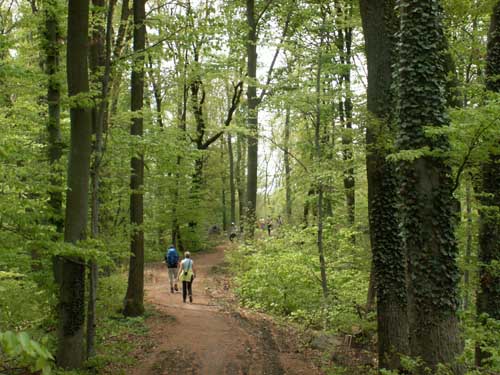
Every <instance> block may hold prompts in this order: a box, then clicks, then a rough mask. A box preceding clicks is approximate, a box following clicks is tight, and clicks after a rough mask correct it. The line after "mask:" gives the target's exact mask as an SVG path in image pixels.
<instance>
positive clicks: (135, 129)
mask: <svg viewBox="0 0 500 375" xmlns="http://www.w3.org/2000/svg"><path fill="white" fill-rule="evenodd" d="M133 14H134V31H133V39H134V53H135V55H134V57H133V60H134V64H133V69H132V78H131V88H132V93H131V105H130V110H131V111H132V113H133V120H132V127H131V128H130V135H132V136H133V137H134V138H137V139H140V137H142V135H143V114H142V113H141V110H142V108H143V101H144V49H145V48H146V24H145V20H146V10H145V0H134V2H133ZM136 147H138V146H136ZM130 166H131V173H132V175H131V176H130V190H131V192H130V223H131V224H132V239H131V243H130V252H131V253H132V254H131V256H130V268H129V276H128V286H127V295H126V296H125V308H124V310H123V312H124V314H125V315H126V316H139V315H142V314H143V312H144V229H143V227H142V224H143V220H144V219H143V215H144V211H143V210H144V208H143V204H144V203H143V202H144V201H143V191H142V190H143V188H144V186H143V185H144V154H143V151H142V150H137V149H134V155H133V156H132V159H131V164H130Z"/></svg>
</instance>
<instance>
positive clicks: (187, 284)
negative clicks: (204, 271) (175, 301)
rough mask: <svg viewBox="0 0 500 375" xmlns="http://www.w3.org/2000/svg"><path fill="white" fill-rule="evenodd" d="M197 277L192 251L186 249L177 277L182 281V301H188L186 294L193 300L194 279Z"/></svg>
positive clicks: (190, 300)
mask: <svg viewBox="0 0 500 375" xmlns="http://www.w3.org/2000/svg"><path fill="white" fill-rule="evenodd" d="M195 277H196V271H195V270H194V265H193V260H192V259H191V253H190V252H189V251H186V252H185V253H184V259H183V261H182V262H181V266H180V267H179V273H178V275H177V278H178V279H179V280H180V281H182V301H183V302H184V303H186V296H187V295H189V302H193V288H192V284H193V280H194V278H195Z"/></svg>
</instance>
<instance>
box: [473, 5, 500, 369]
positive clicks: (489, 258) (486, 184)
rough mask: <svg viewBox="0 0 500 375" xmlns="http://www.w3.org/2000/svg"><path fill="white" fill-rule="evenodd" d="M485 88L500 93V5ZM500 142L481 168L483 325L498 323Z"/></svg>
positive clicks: (480, 358) (481, 354)
mask: <svg viewBox="0 0 500 375" xmlns="http://www.w3.org/2000/svg"><path fill="white" fill-rule="evenodd" d="M486 87H487V89H488V90H491V91H493V92H496V93H500V2H497V3H496V5H495V8H494V9H493V14H492V17H491V24H490V30H489V38H488V54H487V58H486ZM499 150H500V141H499V140H498V139H497V140H496V142H495V144H494V145H492V149H491V150H490V152H489V155H488V156H489V158H488V161H487V162H485V163H483V164H482V165H481V175H482V194H481V198H480V202H481V208H480V211H479V254H478V258H479V262H480V269H479V285H480V288H479V291H478V293H477V314H478V316H479V319H480V320H481V321H482V322H483V323H484V321H485V320H486V315H487V316H488V317H489V318H491V319H496V320H497V321H500V272H499V270H498V264H500V152H499ZM489 357H490V354H489V353H488V352H486V351H485V350H483V349H482V348H481V345H479V346H478V347H477V350H476V364H477V365H478V366H482V365H484V363H485V361H486V360H487V359H488V358H489Z"/></svg>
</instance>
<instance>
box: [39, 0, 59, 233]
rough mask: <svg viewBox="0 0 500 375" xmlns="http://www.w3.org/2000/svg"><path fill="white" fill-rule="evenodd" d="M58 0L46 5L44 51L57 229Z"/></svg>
mask: <svg viewBox="0 0 500 375" xmlns="http://www.w3.org/2000/svg"><path fill="white" fill-rule="evenodd" d="M57 11H58V0H50V1H48V2H47V7H46V8H45V30H44V34H45V44H44V46H45V55H46V73H47V78H48V84H47V103H48V115H49V118H48V121H47V131H48V135H49V137H48V138H49V139H48V156H49V163H50V166H51V171H50V176H51V178H50V185H51V187H52V188H51V189H50V192H49V206H50V208H51V211H52V212H51V223H52V224H54V226H55V227H56V231H57V232H58V233H62V232H63V229H64V221H63V215H62V200H63V196H62V192H61V191H60V190H59V189H60V187H61V185H62V176H61V173H60V172H59V171H58V168H57V164H58V163H59V161H60V160H61V156H62V146H63V144H62V139H61V82H60V78H59V71H60V64H59V58H60V48H61V42H60V40H61V30H60V25H59V20H58V16H57Z"/></svg>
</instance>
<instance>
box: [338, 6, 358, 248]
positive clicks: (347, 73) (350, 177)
mask: <svg viewBox="0 0 500 375" xmlns="http://www.w3.org/2000/svg"><path fill="white" fill-rule="evenodd" d="M337 10H338V12H337V17H338V18H337V23H338V25H337V28H338V32H337V33H338V42H337V43H338V44H339V49H340V51H341V52H340V62H341V63H342V64H343V65H344V66H345V67H344V73H343V74H342V78H341V82H342V85H341V86H342V89H343V90H342V91H343V92H342V97H343V99H342V98H341V99H340V103H339V112H340V116H341V123H342V125H343V126H344V130H343V133H342V145H343V158H344V162H345V166H344V191H345V200H346V207H347V222H348V224H349V226H351V227H352V226H353V225H354V222H355V208H356V207H355V206H356V200H355V199H356V196H355V191H354V187H355V179H354V167H353V163H354V161H353V136H352V109H353V107H352V99H351V95H352V92H351V63H352V61H351V60H352V51H351V47H352V27H350V26H348V27H345V23H346V22H347V23H349V22H351V18H352V1H351V0H349V1H347V2H346V4H344V5H342V4H340V3H337ZM352 240H353V241H354V240H355V237H354V236H352Z"/></svg>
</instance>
